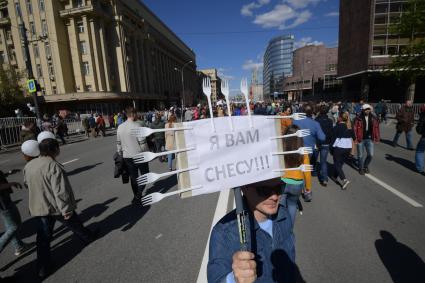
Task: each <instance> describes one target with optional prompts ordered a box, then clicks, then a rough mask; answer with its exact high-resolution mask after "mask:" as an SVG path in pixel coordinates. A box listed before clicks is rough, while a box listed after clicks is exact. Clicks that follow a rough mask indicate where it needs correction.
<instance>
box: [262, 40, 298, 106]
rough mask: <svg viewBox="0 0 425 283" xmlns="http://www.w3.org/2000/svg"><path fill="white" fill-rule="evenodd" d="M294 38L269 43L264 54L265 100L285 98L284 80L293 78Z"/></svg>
mask: <svg viewBox="0 0 425 283" xmlns="http://www.w3.org/2000/svg"><path fill="white" fill-rule="evenodd" d="M293 51H294V36H293V35H283V36H278V37H275V38H273V39H271V40H270V41H269V44H268V45H267V49H266V52H265V53H264V60H263V61H264V69H263V93H264V98H265V99H267V98H273V97H275V98H281V97H283V88H284V79H285V77H289V76H292V68H293V65H292V59H293Z"/></svg>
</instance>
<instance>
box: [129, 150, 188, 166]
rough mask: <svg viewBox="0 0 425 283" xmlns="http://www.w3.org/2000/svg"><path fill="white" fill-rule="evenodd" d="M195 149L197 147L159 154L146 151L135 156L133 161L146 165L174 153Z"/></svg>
mask: <svg viewBox="0 0 425 283" xmlns="http://www.w3.org/2000/svg"><path fill="white" fill-rule="evenodd" d="M194 149H195V147H188V148H183V149H176V150H170V151H164V152H158V153H153V152H150V151H146V152H141V153H139V154H136V155H135V156H133V161H134V162H135V163H145V162H149V161H151V160H153V159H155V158H157V157H159V156H164V155H167V154H172V153H179V152H185V151H189V150H194Z"/></svg>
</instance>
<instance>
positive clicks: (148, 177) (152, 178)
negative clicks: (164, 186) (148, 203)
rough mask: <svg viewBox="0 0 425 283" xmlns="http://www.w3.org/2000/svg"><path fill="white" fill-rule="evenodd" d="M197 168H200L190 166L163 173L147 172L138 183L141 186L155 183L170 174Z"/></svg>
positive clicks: (138, 179)
mask: <svg viewBox="0 0 425 283" xmlns="http://www.w3.org/2000/svg"><path fill="white" fill-rule="evenodd" d="M195 169H198V167H189V168H185V169H179V170H176V171H171V172H165V173H161V174H158V173H146V174H144V175H142V176H140V177H138V178H137V184H138V185H139V186H143V185H147V184H151V183H155V182H156V181H157V180H158V179H161V178H164V177H168V176H172V175H177V174H179V173H182V172H186V171H190V170H195Z"/></svg>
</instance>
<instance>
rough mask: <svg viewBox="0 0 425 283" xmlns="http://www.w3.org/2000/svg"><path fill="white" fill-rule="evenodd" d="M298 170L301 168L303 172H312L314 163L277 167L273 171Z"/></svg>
mask: <svg viewBox="0 0 425 283" xmlns="http://www.w3.org/2000/svg"><path fill="white" fill-rule="evenodd" d="M296 170H300V171H303V172H311V171H313V165H308V164H302V165H300V166H298V167H295V168H285V169H277V170H273V172H284V171H296Z"/></svg>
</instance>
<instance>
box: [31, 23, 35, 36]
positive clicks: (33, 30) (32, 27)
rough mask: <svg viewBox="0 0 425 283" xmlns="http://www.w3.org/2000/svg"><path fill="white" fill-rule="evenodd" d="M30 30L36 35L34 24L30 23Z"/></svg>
mask: <svg viewBox="0 0 425 283" xmlns="http://www.w3.org/2000/svg"><path fill="white" fill-rule="evenodd" d="M30 30H31V34H32V35H36V31H35V24H34V22H30Z"/></svg>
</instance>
